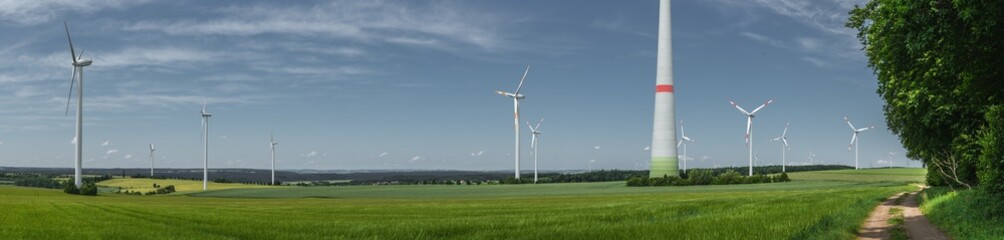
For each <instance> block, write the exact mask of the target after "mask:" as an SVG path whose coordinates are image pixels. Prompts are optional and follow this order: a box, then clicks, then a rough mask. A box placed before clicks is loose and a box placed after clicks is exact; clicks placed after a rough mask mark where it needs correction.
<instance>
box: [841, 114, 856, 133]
mask: <svg viewBox="0 0 1004 240" xmlns="http://www.w3.org/2000/svg"><path fill="white" fill-rule="evenodd" d="M844 121H846V122H847V126H851V131H856V130H858V129H857V128H855V127H854V124H851V120H850V119H847V117H846V116H845V117H844Z"/></svg>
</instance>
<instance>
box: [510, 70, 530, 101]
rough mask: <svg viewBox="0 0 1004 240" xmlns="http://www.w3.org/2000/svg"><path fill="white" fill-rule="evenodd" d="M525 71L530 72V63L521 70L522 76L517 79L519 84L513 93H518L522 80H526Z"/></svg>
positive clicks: (521, 86)
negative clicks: (523, 70) (524, 69)
mask: <svg viewBox="0 0 1004 240" xmlns="http://www.w3.org/2000/svg"><path fill="white" fill-rule="evenodd" d="M527 73H530V64H527V65H526V71H525V72H523V78H520V79H519V86H517V87H516V92H514V93H513V94H519V90H520V89H523V80H526V74H527Z"/></svg>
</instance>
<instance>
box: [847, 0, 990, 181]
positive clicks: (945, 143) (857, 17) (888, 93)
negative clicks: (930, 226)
mask: <svg viewBox="0 0 1004 240" xmlns="http://www.w3.org/2000/svg"><path fill="white" fill-rule="evenodd" d="M1000 19H1004V1H992V0H937V1H910V0H872V1H870V2H868V3H867V4H866V5H865V6H862V7H855V9H854V10H852V11H851V12H850V18H849V19H848V22H847V27H850V28H854V29H856V30H857V31H858V39H859V40H860V41H861V43H862V44H863V45H864V49H863V50H864V52H865V54H866V55H867V56H868V65H869V67H871V68H872V69H873V70H874V72H875V74H876V75H877V77H878V90H877V92H878V94H879V95H881V96H882V98H883V99H884V100H885V103H886V104H885V106H884V107H883V110H884V111H885V115H886V123H887V125H888V126H889V129H890V130H891V131H892V132H893V133H896V134H897V135H899V137H900V142H902V144H903V146H904V147H905V148H906V149H907V157H910V158H913V159H920V160H921V161H923V162H924V163H925V164H926V165H927V166H931V167H932V169H934V168H939V169H941V170H938V171H930V172H928V174H930V175H940V176H931V177H929V178H928V179H929V180H930V181H929V182H928V184H930V185H946V184H950V185H952V186H957V185H963V186H965V185H972V186H975V185H977V184H978V183H979V182H978V180H977V177H976V175H978V174H977V173H976V168H975V164H976V162H977V159H978V158H979V156H980V154H981V153H980V151H981V148H979V147H974V146H977V145H976V144H975V143H978V142H983V141H981V140H979V139H976V137H975V136H980V135H979V132H980V131H981V129H983V128H984V127H985V126H986V125H987V122H988V121H989V120H990V119H988V118H985V117H984V113H985V112H987V110H988V109H989V107H990V106H992V105H1000V104H1002V103H1004V102H1002V101H1004V90H1002V89H1004V81H1001V79H1004V71H1001V70H1000V69H1004V58H1002V57H1001V56H1004V41H1001V39H1004V21H1001V20H1000ZM999 147H1000V145H998V149H999ZM946 166H949V167H946ZM943 170H945V171H943ZM1000 170H1001V169H1000V168H997V169H996V171H1000Z"/></svg>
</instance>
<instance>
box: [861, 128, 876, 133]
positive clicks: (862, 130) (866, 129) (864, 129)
mask: <svg viewBox="0 0 1004 240" xmlns="http://www.w3.org/2000/svg"><path fill="white" fill-rule="evenodd" d="M872 128H875V127H866V128H860V129H858V130H857V131H858V132H864V131H868V130H871V129H872Z"/></svg>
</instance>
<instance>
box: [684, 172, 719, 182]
mask: <svg viewBox="0 0 1004 240" xmlns="http://www.w3.org/2000/svg"><path fill="white" fill-rule="evenodd" d="M688 176H689V177H690V181H691V184H693V185H708V184H711V181H714V180H715V176H713V175H712V174H711V170H707V169H697V170H691V171H690V174H688Z"/></svg>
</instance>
